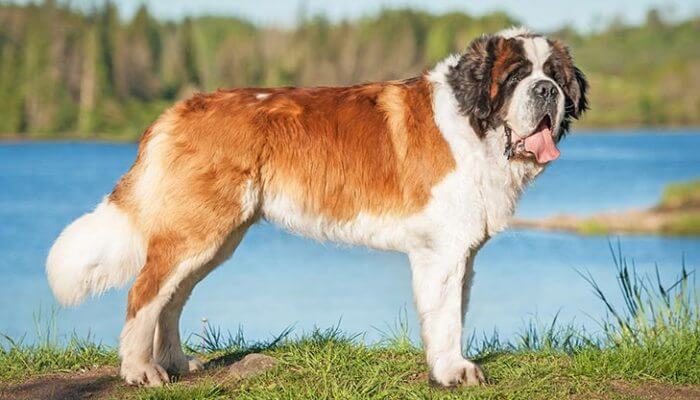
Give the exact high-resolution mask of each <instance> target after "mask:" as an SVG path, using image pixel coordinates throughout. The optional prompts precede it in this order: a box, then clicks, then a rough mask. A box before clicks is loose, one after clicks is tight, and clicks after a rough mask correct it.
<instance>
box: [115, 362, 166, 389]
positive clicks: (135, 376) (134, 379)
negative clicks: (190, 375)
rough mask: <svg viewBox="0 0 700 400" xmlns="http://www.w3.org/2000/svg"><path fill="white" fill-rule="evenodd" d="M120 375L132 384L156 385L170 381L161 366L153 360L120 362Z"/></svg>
mask: <svg viewBox="0 0 700 400" xmlns="http://www.w3.org/2000/svg"><path fill="white" fill-rule="evenodd" d="M120 375H121V376H122V378H124V380H125V381H126V383H127V384H129V385H134V386H148V387H158V386H163V385H164V384H166V383H168V382H170V377H169V376H168V373H167V372H166V371H165V369H164V368H163V367H161V366H160V365H158V364H156V363H155V362H152V361H151V362H146V363H126V362H122V366H121V371H120Z"/></svg>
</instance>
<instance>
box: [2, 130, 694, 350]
mask: <svg viewBox="0 0 700 400" xmlns="http://www.w3.org/2000/svg"><path fill="white" fill-rule="evenodd" d="M561 150H562V158H561V159H560V160H558V161H556V162H555V163H553V165H552V166H551V167H550V168H548V170H547V171H546V172H545V173H544V174H543V175H542V176H541V177H540V178H539V179H538V180H537V181H536V182H535V184H534V185H533V186H531V187H530V188H529V189H528V190H527V192H526V193H525V195H524V197H523V199H522V201H521V203H520V206H519V209H518V214H519V215H520V216H523V217H540V216H549V215H553V214H557V213H576V214H587V213H592V212H598V211H609V210H624V209H628V208H631V207H645V206H649V205H652V204H654V203H655V202H656V201H657V200H658V198H659V196H660V193H661V191H662V189H663V187H664V185H666V184H667V183H669V182H673V181H682V180H688V179H692V178H698V177H700V132H674V133H661V134H658V133H654V132H650V131H645V132H624V133H609V132H589V133H587V134H582V133H578V134H572V135H570V136H569V137H568V138H567V139H566V140H565V141H564V142H563V143H562V145H561ZM135 156H136V146H135V145H133V144H104V143H5V144H0V256H1V257H0V277H2V278H0V279H2V286H1V287H2V289H0V333H5V334H7V335H9V336H11V337H15V338H16V337H19V336H21V335H24V334H27V339H26V340H27V341H31V340H32V339H33V337H34V333H35V331H36V330H35V316H36V314H37V313H38V312H39V311H40V310H41V312H42V315H43V316H42V318H41V320H42V321H43V322H40V323H43V324H44V325H45V324H46V321H47V319H48V318H47V314H50V313H51V310H52V309H57V307H58V306H57V305H56V303H55V301H54V300H53V298H52V295H51V293H50V291H49V288H48V284H47V282H46V278H45V275H44V260H45V257H46V254H47V252H48V249H49V247H50V246H51V244H52V241H53V240H54V239H55V237H56V236H57V235H58V233H59V232H60V231H61V229H62V228H63V227H64V226H65V225H66V224H68V223H69V222H71V221H72V220H73V219H75V218H76V217H78V216H80V215H81V214H83V213H85V212H88V211H90V210H91V209H92V208H93V207H94V206H95V205H96V204H97V203H99V201H100V199H101V198H102V196H104V195H105V194H106V193H108V192H110V191H111V189H112V187H113V185H114V183H115V182H116V180H117V179H118V178H119V176H120V175H121V174H122V173H124V172H125V171H126V170H127V169H128V168H129V166H130V165H131V163H132V162H133V160H134V158H135ZM609 240H613V241H615V242H616V241H617V240H618V238H617V237H615V238H608V237H582V236H578V235H575V234H567V233H548V232H537V231H523V230H510V231H507V232H504V233H502V234H501V235H499V236H497V237H496V238H494V239H492V240H491V241H490V242H489V243H488V245H487V246H486V247H485V248H484V249H483V250H482V251H481V252H480V253H479V256H478V258H477V260H476V266H475V268H476V278H475V282H474V286H473V295H472V302H471V307H470V311H469V313H468V316H467V325H466V326H467V330H469V331H476V332H492V331H493V330H494V329H498V331H499V332H500V333H501V336H505V337H513V336H514V335H515V333H516V332H518V331H519V330H520V329H521V328H522V327H523V326H524V325H525V324H526V323H527V322H528V321H530V320H532V319H533V318H535V319H537V320H539V321H540V322H541V323H542V324H546V323H548V322H550V321H551V319H552V318H553V317H554V316H555V315H556V314H557V313H558V314H559V319H560V320H562V321H565V322H569V321H574V322H575V323H577V324H580V325H583V326H585V327H587V329H590V330H593V331H595V329H596V327H597V324H596V322H595V320H596V319H599V318H601V317H603V316H604V315H605V309H604V308H603V306H602V304H601V303H600V302H599V300H597V298H596V297H595V295H594V294H593V293H592V291H591V288H590V287H589V285H588V284H587V283H586V282H585V281H584V280H583V279H582V278H581V277H580V276H579V275H578V274H577V270H579V271H584V270H587V271H590V273H591V274H592V275H593V276H594V277H595V278H596V279H597V280H598V281H599V283H600V284H601V286H602V287H603V288H604V289H605V290H607V291H608V292H611V293H614V294H616V287H617V286H616V285H617V283H616V281H615V271H614V268H613V264H612V259H611V256H610V252H609V249H608V242H609ZM619 241H620V243H621V246H622V249H623V252H624V253H625V255H626V256H627V257H629V258H632V259H634V260H635V262H636V264H637V265H638V267H639V269H640V270H642V271H651V270H653V268H654V264H655V263H658V265H659V268H660V270H661V273H662V276H664V277H665V278H666V281H667V282H670V281H671V280H672V279H673V278H674V277H675V276H676V275H677V274H678V271H679V266H680V263H681V260H682V259H683V258H685V261H686V264H687V265H688V267H689V269H694V268H696V267H697V266H698V265H699V264H700V238H697V237H695V238H662V237H654V236H621V237H619ZM614 297H615V296H614ZM125 298H126V289H121V290H116V291H110V292H108V293H106V294H105V295H104V296H102V297H100V298H97V299H91V300H88V301H87V302H86V303H85V304H83V305H82V306H79V307H77V308H72V309H58V310H57V311H56V315H55V325H56V328H55V329H56V330H57V332H59V333H60V334H61V335H68V334H71V333H72V332H75V333H77V334H78V335H79V336H85V335H87V334H88V333H90V334H91V335H92V336H93V337H94V338H96V339H98V340H101V341H102V342H104V343H107V344H115V343H116V342H117V338H118V336H119V331H120V329H121V324H122V322H123V320H124V311H125V307H126V305H125V303H126V302H125ZM403 309H406V310H407V316H408V321H409V324H410V328H411V333H412V336H413V337H414V338H417V337H418V327H417V318H416V316H415V313H414V312H413V305H412V299H411V288H410V274H409V268H408V262H407V260H406V257H405V256H403V255H401V254H396V253H386V252H378V251H371V250H366V249H363V248H347V247H338V246H335V245H333V244H329V243H325V244H322V243H317V242H313V241H310V240H306V239H301V238H298V237H295V236H291V235H289V234H287V233H285V232H282V231H279V230H277V229H276V228H275V227H273V226H271V225H269V224H265V223H263V224H259V225H257V226H255V227H253V228H252V229H251V230H250V232H249V234H248V235H247V236H246V238H245V239H244V241H243V243H242V244H241V246H240V247H239V248H238V250H237V251H236V253H235V254H234V256H233V257H232V258H231V259H230V260H229V261H227V262H226V263H225V264H223V265H222V266H220V267H219V268H218V269H217V270H215V271H214V272H213V273H212V274H211V275H210V276H209V277H208V278H207V279H206V280H204V281H203V282H202V283H201V284H200V285H198V286H197V288H196V289H195V290H194V293H193V295H192V297H191V298H190V301H189V303H188V305H187V306H186V307H185V311H184V314H183V317H182V322H181V327H182V329H183V330H184V334H183V338H186V337H187V336H188V333H192V332H199V331H200V329H201V325H202V323H201V319H202V318H207V319H208V321H209V322H210V323H211V324H212V325H215V326H220V327H221V328H222V329H223V330H224V331H225V330H231V331H236V330H237V329H238V328H239V327H242V330H243V332H244V334H245V336H246V337H247V338H249V339H251V340H257V339H269V338H270V337H272V336H274V335H276V334H278V333H280V332H281V331H283V330H284V329H285V328H287V327H289V326H294V334H301V333H303V332H308V331H309V330H311V329H313V327H314V326H318V327H321V328H327V327H331V326H334V325H338V324H339V325H340V328H341V329H343V330H344V331H347V332H351V333H361V332H365V333H366V339H367V340H369V341H373V340H376V339H378V338H380V337H381V333H380V331H385V330H387V327H388V326H392V325H393V324H394V323H395V322H396V320H397V319H398V317H399V315H400V313H402V310H403Z"/></svg>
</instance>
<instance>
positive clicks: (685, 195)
mask: <svg viewBox="0 0 700 400" xmlns="http://www.w3.org/2000/svg"><path fill="white" fill-rule="evenodd" d="M661 207H663V208H667V209H678V208H698V207H700V179H697V180H694V181H690V182H683V183H674V184H671V185H668V186H667V187H666V189H665V190H664V193H663V195H662V196H661Z"/></svg>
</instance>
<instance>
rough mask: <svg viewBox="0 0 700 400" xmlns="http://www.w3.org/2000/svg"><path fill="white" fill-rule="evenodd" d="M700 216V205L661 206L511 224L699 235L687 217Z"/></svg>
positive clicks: (592, 232)
mask: <svg viewBox="0 0 700 400" xmlns="http://www.w3.org/2000/svg"><path fill="white" fill-rule="evenodd" d="M698 218H700V209H688V210H685V209H682V210H672V209H660V208H650V209H646V210H629V211H623V212H606V213H599V214H593V215H589V216H578V215H571V214H558V215H554V216H552V217H547V218H541V219H529V218H513V219H512V220H511V223H510V228H515V229H534V230H540V231H554V232H570V233H576V234H580V235H589V236H595V235H609V234H625V235H649V234H651V235H660V236H676V237H679V236H680V237H682V236H686V237H687V236H700V229H698V228H697V227H696V226H694V225H693V224H692V223H689V222H687V221H691V222H692V221H694V220H696V219H698Z"/></svg>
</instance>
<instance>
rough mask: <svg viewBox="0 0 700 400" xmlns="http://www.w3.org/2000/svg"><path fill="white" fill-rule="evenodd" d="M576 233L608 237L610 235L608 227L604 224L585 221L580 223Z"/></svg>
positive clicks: (592, 220)
mask: <svg viewBox="0 0 700 400" xmlns="http://www.w3.org/2000/svg"><path fill="white" fill-rule="evenodd" d="M578 232H579V233H581V234H583V235H608V234H610V227H609V226H607V225H606V224H605V223H604V222H601V221H598V220H595V219H587V220H585V221H582V222H581V224H580V225H579V227H578Z"/></svg>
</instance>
